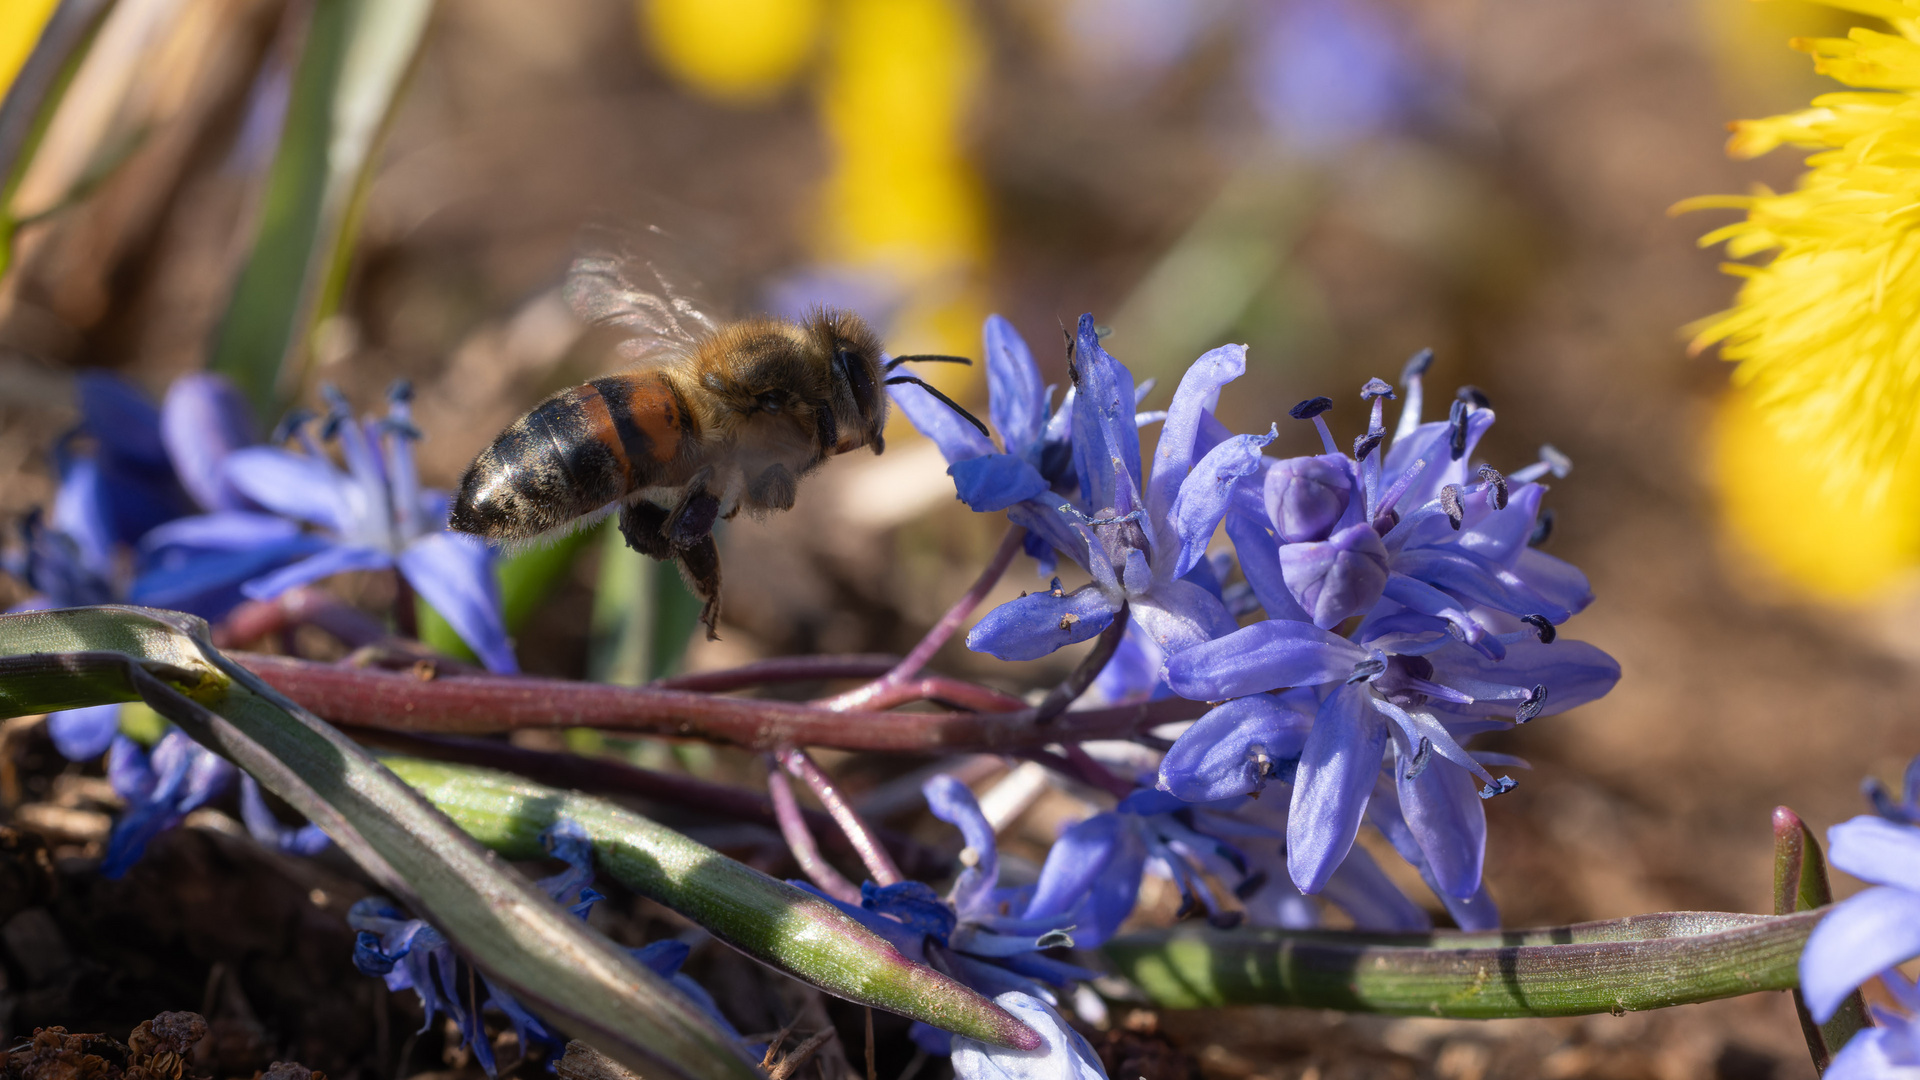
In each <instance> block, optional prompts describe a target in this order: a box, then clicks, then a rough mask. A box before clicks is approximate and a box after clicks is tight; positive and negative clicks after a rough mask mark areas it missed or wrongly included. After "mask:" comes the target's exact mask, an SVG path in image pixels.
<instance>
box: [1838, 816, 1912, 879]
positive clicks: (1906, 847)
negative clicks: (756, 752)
mask: <svg viewBox="0 0 1920 1080" xmlns="http://www.w3.org/2000/svg"><path fill="white" fill-rule="evenodd" d="M1827 861H1829V862H1831V863H1832V864H1833V865H1834V866H1836V867H1839V868H1840V869H1842V870H1845V871H1846V872H1847V873H1849V874H1852V875H1853V876H1854V877H1857V878H1859V879H1860V880H1861V881H1870V882H1872V883H1873V884H1875V885H1892V886H1894V887H1896V888H1900V889H1905V890H1907V891H1908V892H1912V893H1920V828H1916V827H1914V826H1912V825H1896V824H1894V823H1893V822H1891V821H1888V820H1886V819H1885V818H1881V817H1875V816H1874V815H1872V814H1863V815H1861V816H1859V817H1857V818H1854V819H1852V820H1851V821H1844V822H1841V823H1840V824H1838V825H1835V826H1834V827H1833V828H1831V829H1828V830H1827Z"/></svg>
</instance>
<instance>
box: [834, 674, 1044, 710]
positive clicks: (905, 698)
mask: <svg viewBox="0 0 1920 1080" xmlns="http://www.w3.org/2000/svg"><path fill="white" fill-rule="evenodd" d="M860 689H861V690H863V691H865V690H873V691H874V693H873V694H872V696H871V697H869V698H868V699H867V701H866V703H865V705H864V708H866V709H868V710H871V711H874V712H879V711H881V710H884V709H893V708H898V707H899V706H901V705H909V704H912V703H913V702H916V701H938V702H943V703H945V704H948V705H952V706H955V707H956V708H961V709H966V710H968V711H971V712H986V713H1006V712H1019V711H1020V710H1022V709H1024V708H1026V707H1027V703H1026V702H1025V701H1022V700H1021V699H1020V698H1017V697H1015V696H1013V695H1012V694H1009V693H1006V692H1005V691H1002V690H995V689H993V688H992V687H990V686H981V685H979V684H978V683H970V682H962V681H961V680H959V679H950V678H947V677H946V676H944V675H926V676H922V677H921V678H918V679H913V680H911V681H909V682H897V683H890V684H884V685H883V684H881V683H878V682H874V683H868V684H867V685H866V686H863V687H861V688H860ZM830 700H831V699H827V700H826V701H816V702H814V704H815V705H818V706H820V707H822V708H832V707H833V706H832V705H830V704H828V701H830Z"/></svg>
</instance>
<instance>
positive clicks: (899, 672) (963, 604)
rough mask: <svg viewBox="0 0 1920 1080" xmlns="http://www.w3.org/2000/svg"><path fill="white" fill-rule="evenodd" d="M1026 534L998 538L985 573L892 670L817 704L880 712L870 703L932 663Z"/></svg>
mask: <svg viewBox="0 0 1920 1080" xmlns="http://www.w3.org/2000/svg"><path fill="white" fill-rule="evenodd" d="M1026 533H1027V530H1025V529H1023V528H1021V527H1020V526H1018V525H1010V526H1008V527H1007V534H1006V535H1005V536H1003V537H1001V538H1000V546H999V547H998V548H996V549H995V550H994V552H993V558H992V559H990V560H988V562H987V567H986V569H984V570H982V571H980V576H979V577H978V578H975V579H974V582H973V584H972V585H971V586H969V587H968V588H967V591H966V592H964V593H961V594H960V599H958V600H955V601H954V602H953V606H952V607H950V608H948V609H947V613H946V614H945V615H942V616H940V621H939V622H936V623H934V624H933V628H932V629H931V630H928V631H927V633H926V636H925V637H923V638H921V639H920V643H919V644H918V645H915V646H914V647H913V651H912V652H909V653H907V655H906V656H905V657H904V658H902V659H901V661H900V663H898V664H896V665H895V666H894V668H893V670H891V671H889V672H887V673H886V674H884V675H882V676H880V677H879V678H878V679H875V680H874V681H872V682H870V683H868V684H867V685H865V686H862V687H860V688H859V689H856V690H849V691H847V692H846V693H844V694H839V695H836V696H834V697H830V698H823V699H821V700H820V702H819V704H820V705H821V706H823V707H825V708H829V709H836V710H851V709H873V708H884V706H878V705H875V704H874V702H875V701H876V700H879V699H880V698H882V697H884V696H885V695H886V694H887V693H889V692H890V690H891V688H893V687H895V686H898V685H900V684H902V683H905V682H907V681H908V680H910V679H912V678H913V677H914V676H915V675H918V674H920V669H922V668H924V667H926V666H927V662H928V661H930V660H932V659H933V654H934V653H937V652H939V651H940V647H941V646H942V645H945V644H946V643H947V641H948V640H949V639H951V638H952V637H953V635H954V632H955V631H957V630H959V629H960V624H961V623H964V622H966V621H967V616H969V615H971V614H973V609H974V608H977V607H979V606H980V604H981V601H984V600H985V599H986V598H987V594H988V593H990V592H992V591H993V587H994V586H995V585H998V584H999V583H1000V579H1001V578H1002V577H1004V576H1005V575H1006V572H1007V567H1009V566H1011V565H1013V557H1014V556H1015V555H1017V554H1019V552H1020V540H1021V538H1022V537H1024V536H1025V535H1026Z"/></svg>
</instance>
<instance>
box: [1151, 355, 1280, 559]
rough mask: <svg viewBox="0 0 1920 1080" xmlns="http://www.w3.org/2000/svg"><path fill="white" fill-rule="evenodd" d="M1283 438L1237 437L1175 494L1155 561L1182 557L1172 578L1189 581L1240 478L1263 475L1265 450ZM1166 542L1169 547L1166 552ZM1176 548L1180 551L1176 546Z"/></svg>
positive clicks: (1207, 458) (1216, 449)
mask: <svg viewBox="0 0 1920 1080" xmlns="http://www.w3.org/2000/svg"><path fill="white" fill-rule="evenodd" d="M1181 388H1182V389H1183V390H1184V389H1185V388H1186V384H1185V383H1182V384H1181ZM1278 435H1279V429H1277V428H1276V429H1274V430H1273V431H1272V432H1269V433H1268V434H1266V435H1236V436H1234V437H1233V438H1231V439H1228V440H1227V441H1226V442H1223V443H1221V444H1220V445H1218V446H1216V447H1214V448H1213V449H1212V450H1209V451H1207V456H1205V457H1203V458H1201V459H1200V464H1198V465H1196V466H1194V467H1193V469H1192V471H1191V472H1189V473H1187V475H1186V479H1185V480H1184V481H1182V482H1181V483H1180V484H1179V485H1178V487H1177V489H1176V494H1175V496H1174V498H1173V507H1172V509H1171V510H1170V511H1169V513H1168V515H1167V517H1166V519H1165V522H1166V525H1167V527H1168V530H1169V533H1168V535H1164V536H1156V537H1155V546H1154V557H1155V558H1156V559H1158V560H1161V561H1162V562H1164V561H1165V560H1166V559H1167V557H1168V555H1169V554H1174V553H1176V552H1177V557H1176V559H1175V561H1174V564H1173V571H1172V575H1171V576H1173V577H1176V578H1182V577H1186V576H1187V571H1189V570H1192V569H1193V567H1194V564H1195V563H1197V562H1199V561H1200V560H1201V559H1202V558H1203V557H1205V556H1206V554H1207V543H1208V542H1209V541H1211V540H1212V539H1213V531H1214V530H1215V529H1217V528H1219V526H1220V519H1222V518H1224V517H1226V515H1227V507H1228V505H1229V503H1230V500H1231V496H1232V493H1233V489H1234V485H1236V484H1238V483H1239V482H1240V480H1241V478H1243V477H1248V476H1252V475H1254V474H1255V473H1257V472H1259V471H1260V468H1261V466H1262V464H1263V463H1264V461H1265V459H1264V458H1263V457H1262V455H1261V453H1260V451H1261V448H1263V447H1265V446H1266V445H1267V444H1268V443H1270V442H1272V441H1273V440H1274V439H1275V438H1276V437H1277V436H1278ZM1159 468H1160V465H1159V464H1158V462H1157V461H1156V463H1155V465H1154V469H1155V472H1154V474H1153V475H1154V479H1155V480H1158V479H1159V477H1160V473H1159V471H1158V470H1159ZM1158 520H1160V519H1156V521H1158ZM1163 542H1164V543H1167V544H1168V545H1169V546H1166V547H1162V546H1161V544H1162V543H1163ZM1175 544H1177V545H1178V546H1177V547H1174V546H1172V545H1175Z"/></svg>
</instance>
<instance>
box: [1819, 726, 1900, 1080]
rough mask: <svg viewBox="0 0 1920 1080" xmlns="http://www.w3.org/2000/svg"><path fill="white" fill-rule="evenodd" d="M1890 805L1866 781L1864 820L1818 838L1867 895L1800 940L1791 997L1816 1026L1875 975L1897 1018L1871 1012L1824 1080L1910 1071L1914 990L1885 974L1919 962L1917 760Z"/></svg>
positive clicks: (1883, 1010)
mask: <svg viewBox="0 0 1920 1080" xmlns="http://www.w3.org/2000/svg"><path fill="white" fill-rule="evenodd" d="M1902 788H1903V790H1902V791H1901V793H1900V796H1899V797H1898V798H1895V797H1894V796H1893V795H1892V794H1891V793H1889V792H1887V791H1886V790H1885V789H1884V788H1882V787H1881V786H1880V785H1879V784H1878V783H1877V782H1876V781H1872V780H1869V781H1868V782H1867V795H1868V797H1869V798H1870V799H1871V800H1872V802H1873V807H1874V812H1873V813H1872V814H1863V815H1861V816H1860V817H1857V818H1854V819H1853V820H1851V821H1847V822H1844V823H1842V824H1839V825H1835V826H1834V827H1833V828H1831V829H1829V830H1827V846H1828V855H1829V857H1830V858H1831V859H1832V861H1833V865H1834V866H1836V867H1838V868H1840V869H1842V870H1845V871H1846V872H1847V873H1849V874H1852V875H1853V876H1854V877H1857V878H1859V879H1860V880H1862V881H1866V882H1870V883H1872V884H1873V886H1874V887H1873V888H1871V889H1867V890H1865V891H1864V892H1861V893H1859V894H1858V895H1856V896H1853V897H1851V898H1849V899H1847V900H1844V901H1841V902H1840V903H1839V904H1838V905H1836V906H1835V907H1834V909H1833V912H1832V913H1831V914H1829V915H1828V916H1827V917H1826V918H1824V919H1822V920H1820V925H1818V926H1816V927H1814V929H1813V935H1812V936H1811V937H1809V938H1808V939H1807V948H1806V951H1805V952H1803V953H1802V954H1801V955H1800V989H1801V991H1802V992H1803V993H1804V994H1805V995H1806V999H1807V1008H1808V1010H1809V1011H1811V1012H1812V1013H1813V1015H1814V1018H1815V1019H1816V1020H1819V1021H1820V1022H1821V1023H1823V1024H1824V1023H1826V1022H1827V1021H1828V1020H1830V1019H1832V1018H1833V1014H1834V1013H1835V1012H1838V1011H1839V1009H1840V1003H1841V1002H1842V1001H1844V1000H1845V999H1846V997H1847V995H1848V994H1850V993H1852V992H1853V989H1854V988H1855V987H1857V986H1859V985H1860V984H1861V983H1864V982H1866V981H1868V980H1870V979H1872V978H1874V977H1876V976H1878V977H1879V979H1880V984H1881V985H1882V986H1884V987H1885V988H1886V989H1887V992H1888V994H1889V995H1890V996H1891V997H1892V998H1893V1000H1894V1003H1895V1004H1896V1005H1897V1006H1898V1007H1899V1008H1898V1010H1894V1009H1887V1008H1882V1007H1880V1006H1878V1005H1875V1006H1872V1007H1871V1008H1872V1012H1873V1016H1874V1019H1875V1020H1876V1021H1878V1025H1879V1026H1877V1027H1872V1028H1868V1029H1866V1030H1864V1031H1861V1032H1859V1033H1857V1034H1855V1035H1854V1036H1853V1038H1852V1039H1849V1040H1848V1041H1847V1044H1846V1046H1844V1047H1842V1048H1841V1050H1840V1052H1839V1053H1838V1054H1836V1055H1835V1056H1834V1059H1833V1063H1832V1064H1831V1065H1830V1066H1828V1068H1827V1071H1826V1075H1827V1076H1829V1077H1832V1078H1834V1080H1867V1078H1870V1077H1881V1076H1906V1075H1911V1074H1912V1072H1913V1071H1915V1070H1920V986H1915V984H1914V982H1913V980H1911V979H1909V978H1907V977H1906V976H1905V975H1903V974H1901V973H1900V971H1899V970H1898V969H1897V968H1896V967H1895V965H1897V964H1900V963H1903V962H1905V961H1907V960H1911V959H1913V958H1914V957H1917V956H1920V758H1915V759H1914V760H1913V761H1912V762H1911V763H1910V764H1908V766H1907V775H1906V778H1905V783H1904V784H1903V785H1902Z"/></svg>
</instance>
